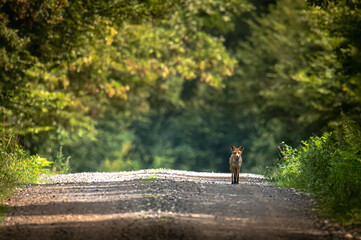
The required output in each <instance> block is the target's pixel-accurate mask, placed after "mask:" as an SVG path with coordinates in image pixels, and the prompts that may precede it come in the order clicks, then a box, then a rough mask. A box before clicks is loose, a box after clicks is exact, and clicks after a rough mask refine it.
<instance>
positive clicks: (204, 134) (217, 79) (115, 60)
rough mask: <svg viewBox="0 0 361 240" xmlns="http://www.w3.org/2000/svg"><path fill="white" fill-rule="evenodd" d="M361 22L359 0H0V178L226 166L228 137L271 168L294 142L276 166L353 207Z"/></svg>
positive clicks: (252, 166) (249, 159) (254, 168)
mask: <svg viewBox="0 0 361 240" xmlns="http://www.w3.org/2000/svg"><path fill="white" fill-rule="evenodd" d="M360 26H361V3H360V1H355V0H255V1H248V0H227V1H225V0H173V1H166V0H149V1H140V0H139V1H138V0H134V1H118V0H99V1H96V2H94V1H88V0H74V1H67V0H38V1H29V0H3V1H1V2H0V111H1V116H2V118H3V124H1V126H0V132H5V130H6V133H10V134H14V135H16V136H18V139H19V144H20V145H22V146H23V147H24V150H20V148H18V147H17V145H16V143H15V142H13V139H12V140H11V141H10V142H9V141H8V140H9V139H10V138H9V139H7V140H5V139H4V140H2V148H4V149H5V147H6V149H7V150H6V151H8V155H5V156H4V157H2V161H3V163H2V164H4V169H5V170H1V171H5V172H4V177H5V178H6V179H8V180H6V181H5V182H4V184H8V185H9V186H10V185H12V184H14V183H23V182H26V181H32V180H31V179H33V178H34V177H35V176H36V174H38V173H36V172H37V171H38V170H39V171H40V172H41V169H42V167H43V165H41V164H44V166H45V165H46V164H47V163H46V160H45V159H49V161H52V162H53V164H52V165H51V166H49V167H50V168H51V169H52V170H53V171H55V172H61V173H65V172H69V171H72V172H91V171H126V170H137V169H148V168H172V169H180V170H193V171H216V172H228V171H229V166H228V158H229V155H230V149H229V147H230V145H237V146H240V145H244V146H245V151H244V153H243V158H244V163H243V165H242V168H241V171H243V172H254V173H263V170H264V169H266V168H267V167H268V166H272V165H274V164H275V160H276V159H277V146H278V145H279V144H280V142H282V141H284V142H286V143H287V145H283V146H282V148H281V152H282V154H283V156H282V159H283V160H282V161H283V162H281V163H280V165H279V166H280V169H279V170H276V172H277V174H276V176H275V179H277V181H278V182H279V183H280V184H283V185H285V186H296V187H297V188H300V189H304V190H307V191H311V192H314V193H315V194H316V196H318V198H319V199H320V201H321V200H322V201H321V202H322V203H323V205H325V206H328V207H327V209H329V210H330V211H331V209H334V210H332V211H334V212H333V213H334V214H336V215H337V214H341V213H342V212H344V213H345V216H342V217H341V215H340V218H339V219H340V221H342V222H348V221H352V219H354V220H355V221H358V220H357V219H359V210H358V209H360V208H359V207H358V204H357V202H355V200H354V199H355V197H357V196H359V195H357V193H355V192H354V191H356V190H359V184H360V182H359V178H357V174H358V172H357V171H359V154H360V153H359V152H358V150H357V149H359V146H360V143H359V142H360V141H359V140H357V139H359V138H358V135H357V134H358V131H359V130H358V129H359V127H358V126H360V125H361V108H360V106H361V60H360V59H361V38H360V36H361V28H360ZM343 116H347V118H348V119H352V121H349V120H345V119H344V117H343ZM351 122H352V123H351ZM346 129H349V130H346ZM312 136H314V137H312ZM316 136H319V137H316ZM307 139H308V140H307ZM302 141H303V142H302ZM301 142H302V145H301V146H300V147H298V148H295V147H296V146H298V145H299V144H300V143H301ZM291 146H292V147H291ZM4 151H5V150H4ZM25 152H26V153H31V154H30V155H28V154H25ZM11 154H13V155H14V156H16V157H11V156H12V155H11ZM36 154H38V155H39V156H42V157H44V158H41V157H38V156H37V155H36ZM288 161H290V162H288ZM30 163H31V164H30ZM23 164H25V165H23ZM26 164H28V165H26ZM25 166H26V167H25ZM21 169H23V170H21ZM27 171H28V172H29V173H27ZM10 172H11V174H10ZM20 172H21V174H19V173H20ZM23 173H24V174H27V175H26V177H25V175H24V176H23V175H22V174H23ZM301 173H302V174H301ZM10 175H11V176H10ZM12 175H14V176H12ZM7 181H9V182H8V183H7ZM1 184H3V183H1ZM1 187H2V186H1ZM4 188H6V187H5V185H4ZM325 209H326V208H325ZM325 211H326V210H325ZM346 215H347V216H346Z"/></svg>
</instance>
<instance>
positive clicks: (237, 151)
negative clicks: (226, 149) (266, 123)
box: [231, 145, 244, 158]
mask: <svg viewBox="0 0 361 240" xmlns="http://www.w3.org/2000/svg"><path fill="white" fill-rule="evenodd" d="M243 149H244V147H243V145H242V146H240V147H239V148H236V147H235V146H233V145H231V150H232V154H233V155H235V156H236V157H237V158H240V157H241V154H242V152H243Z"/></svg>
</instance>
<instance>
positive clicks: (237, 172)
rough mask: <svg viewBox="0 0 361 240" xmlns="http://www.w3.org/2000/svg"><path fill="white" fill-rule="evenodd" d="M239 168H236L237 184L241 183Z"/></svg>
mask: <svg viewBox="0 0 361 240" xmlns="http://www.w3.org/2000/svg"><path fill="white" fill-rule="evenodd" d="M239 170H240V169H239V168H237V170H236V174H237V184H238V183H239Z"/></svg>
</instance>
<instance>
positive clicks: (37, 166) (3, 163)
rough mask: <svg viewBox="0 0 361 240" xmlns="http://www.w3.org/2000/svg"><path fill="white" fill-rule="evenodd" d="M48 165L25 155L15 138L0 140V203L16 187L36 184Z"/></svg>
mask: <svg viewBox="0 0 361 240" xmlns="http://www.w3.org/2000/svg"><path fill="white" fill-rule="evenodd" d="M50 164H51V162H49V161H48V160H47V159H45V158H42V157H40V156H38V155H29V154H27V153H26V152H25V151H24V150H23V148H22V147H21V146H19V145H18V141H17V139H16V137H14V136H10V137H8V138H2V139H0V202H2V201H3V199H4V198H5V197H8V196H10V195H11V194H12V193H13V191H14V189H15V188H16V187H19V186H23V185H26V184H29V183H35V182H37V180H38V177H39V176H41V175H42V174H44V173H46V172H48V171H49V170H48V168H47V167H48V166H49V165H50ZM4 209H6V207H4V206H1V207H0V215H3V214H4Z"/></svg>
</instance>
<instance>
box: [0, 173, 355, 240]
mask: <svg viewBox="0 0 361 240" xmlns="http://www.w3.org/2000/svg"><path fill="white" fill-rule="evenodd" d="M3 204H4V205H7V206H9V207H11V209H12V211H10V212H9V215H8V217H6V218H5V220H4V221H3V223H2V226H3V231H2V232H0V239H42V240H44V239H87V240H90V239H205V238H207V239H343V238H344V237H345V236H348V237H349V236H351V238H352V237H353V236H352V235H350V233H343V232H341V231H338V230H335V229H334V228H330V227H327V226H326V225H325V224H324V222H323V221H321V219H319V218H317V217H315V216H314V215H313V214H312V213H311V212H310V211H309V209H310V208H311V207H312V206H313V205H314V201H313V200H312V199H311V198H310V197H308V196H306V195H305V194H303V193H301V192H298V191H296V190H294V189H285V188H279V187H273V186H272V185H271V184H270V183H269V182H267V181H266V180H265V178H264V177H263V176H262V175H256V174H248V173H246V174H241V176H240V184H237V185H236V184H235V185H232V184H231V175H230V173H208V172H191V171H179V170H167V169H156V170H154V169H149V170H140V171H132V172H117V173H100V172H96V173H75V174H65V175H56V176H50V177H44V178H43V183H40V184H36V185H31V186H28V187H26V188H21V189H18V192H17V193H16V194H15V195H14V196H13V197H12V198H10V199H7V200H5V201H4V203H3ZM347 234H348V235H347Z"/></svg>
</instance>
